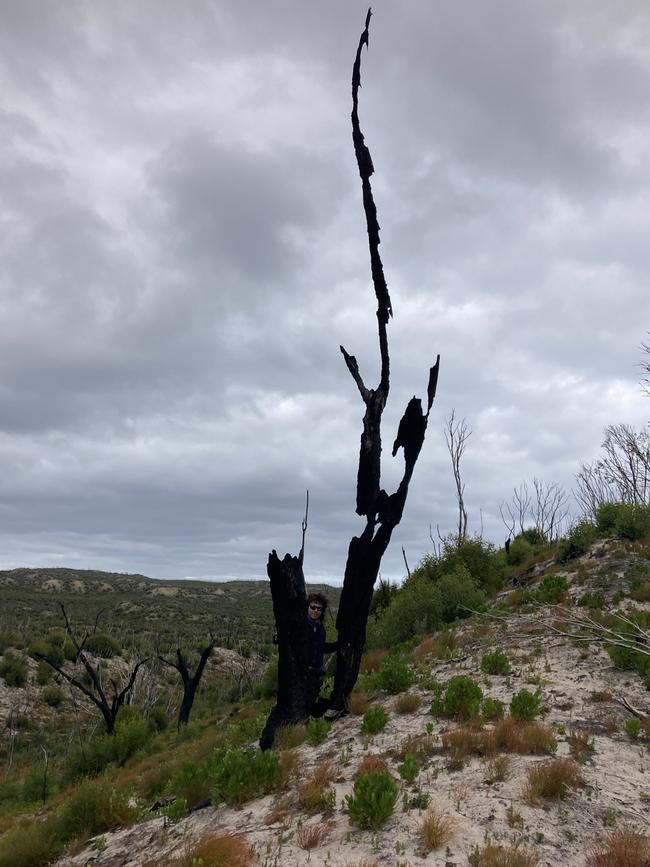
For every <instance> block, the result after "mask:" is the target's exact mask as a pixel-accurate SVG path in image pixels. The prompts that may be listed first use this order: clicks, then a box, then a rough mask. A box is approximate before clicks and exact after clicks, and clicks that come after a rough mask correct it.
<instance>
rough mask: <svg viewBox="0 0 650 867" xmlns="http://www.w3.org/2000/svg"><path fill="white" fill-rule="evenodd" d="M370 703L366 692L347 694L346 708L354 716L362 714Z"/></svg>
mask: <svg viewBox="0 0 650 867" xmlns="http://www.w3.org/2000/svg"><path fill="white" fill-rule="evenodd" d="M369 705H370V698H369V697H368V693H366V692H353V693H352V694H351V695H350V696H348V701H347V709H348V712H349V713H351V714H353V715H354V716H363V715H364V713H365V712H366V711H367V710H368V707H369Z"/></svg>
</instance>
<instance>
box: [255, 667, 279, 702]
mask: <svg viewBox="0 0 650 867" xmlns="http://www.w3.org/2000/svg"><path fill="white" fill-rule="evenodd" d="M277 691H278V660H277V659H272V660H271V661H270V662H269V664H268V665H267V666H266V671H265V672H264V674H263V676H262V680H261V681H260V682H259V684H258V687H257V694H258V696H259V697H260V698H275V695H276V693H277Z"/></svg>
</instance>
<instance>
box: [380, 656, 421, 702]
mask: <svg viewBox="0 0 650 867" xmlns="http://www.w3.org/2000/svg"><path fill="white" fill-rule="evenodd" d="M378 683H379V687H380V688H381V689H383V690H385V691H386V692H388V693H390V694H391V695H397V693H400V692H406V690H407V689H408V688H409V686H410V685H411V684H412V683H413V676H412V675H411V672H410V670H409V667H408V664H407V662H406V660H405V659H404V657H402V656H397V655H396V654H392V653H390V654H389V655H388V656H387V657H386V658H385V659H384V661H383V662H382V664H381V667H380V669H379V678H378Z"/></svg>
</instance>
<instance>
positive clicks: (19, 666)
mask: <svg viewBox="0 0 650 867" xmlns="http://www.w3.org/2000/svg"><path fill="white" fill-rule="evenodd" d="M27 671H28V668H27V660H26V659H25V657H24V656H22V655H21V654H19V653H14V651H13V650H7V651H5V654H4V656H3V657H2V659H1V660H0V677H2V678H4V682H5V683H6V684H7V686H12V687H16V688H20V687H23V686H25V684H26V683H27Z"/></svg>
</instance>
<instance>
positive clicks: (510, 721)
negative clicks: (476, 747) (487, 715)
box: [492, 716, 557, 756]
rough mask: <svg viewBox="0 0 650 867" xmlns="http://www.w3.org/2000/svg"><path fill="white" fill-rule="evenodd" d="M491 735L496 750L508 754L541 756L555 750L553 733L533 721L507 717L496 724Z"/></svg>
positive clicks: (555, 742)
mask: <svg viewBox="0 0 650 867" xmlns="http://www.w3.org/2000/svg"><path fill="white" fill-rule="evenodd" d="M492 733H493V737H494V742H495V744H496V747H497V749H500V750H503V751H504V752H508V753H519V754H521V755H537V756H542V755H548V754H550V753H551V754H552V753H554V752H555V750H556V749H557V741H556V740H555V737H554V735H553V731H552V730H551V729H550V728H549V727H548V726H545V725H542V724H541V723H538V722H536V721H534V720H530V721H524V720H520V719H518V718H517V717H514V716H507V717H506V718H505V719H502V720H499V721H498V722H497V724H496V725H495V726H494V729H493V732H492Z"/></svg>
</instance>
